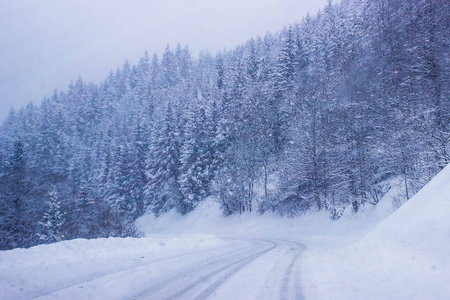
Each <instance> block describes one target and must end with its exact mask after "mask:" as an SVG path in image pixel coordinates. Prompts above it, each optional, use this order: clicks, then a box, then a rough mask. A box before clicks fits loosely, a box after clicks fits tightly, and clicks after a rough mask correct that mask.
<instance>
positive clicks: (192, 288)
mask: <svg viewBox="0 0 450 300" xmlns="http://www.w3.org/2000/svg"><path fill="white" fill-rule="evenodd" d="M242 241H249V242H252V243H253V245H252V247H251V248H250V249H249V250H245V249H244V251H241V252H242V253H238V252H235V253H231V254H229V255H226V257H223V256H222V257H216V258H214V259H213V260H210V261H204V264H203V265H201V266H200V267H199V268H198V267H197V268H196V269H194V270H192V269H191V270H189V271H184V272H180V273H178V274H177V275H175V276H173V277H171V278H170V279H168V280H164V281H162V282H160V283H158V284H157V285H154V286H152V287H151V288H149V289H147V290H146V291H144V292H143V293H140V294H139V295H137V296H135V297H133V298H132V299H141V298H142V299H205V298H206V297H208V296H209V295H211V294H212V293H213V292H214V291H215V290H216V289H217V288H218V287H220V286H221V285H222V284H223V283H224V282H225V281H227V280H228V279H229V278H230V277H231V276H232V275H233V274H235V273H237V272H238V271H239V270H241V269H242V268H244V267H245V266H246V265H248V264H249V263H250V262H252V261H254V260H255V259H257V258H258V257H260V256H262V255H264V254H266V253H267V252H269V251H271V250H273V249H274V248H275V247H276V246H277V243H274V242H271V241H262V240H242ZM268 245H270V246H268ZM261 247H263V250H261ZM255 251H256V252H255ZM174 291H175V292H174Z"/></svg>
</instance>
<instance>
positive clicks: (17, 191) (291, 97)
mask: <svg viewBox="0 0 450 300" xmlns="http://www.w3.org/2000/svg"><path fill="white" fill-rule="evenodd" d="M449 45H450V3H449V2H448V1H446V0H413V1H411V0H363V1H352V0H341V1H340V3H339V4H333V3H332V2H331V1H330V2H329V4H328V5H327V6H326V7H324V8H323V10H322V11H321V12H319V13H318V14H317V15H316V16H314V17H311V16H308V17H306V18H304V19H303V20H302V21H301V22H299V23H298V24H294V25H290V26H288V27H286V28H285V29H283V30H282V31H281V32H279V33H276V34H271V33H268V34H266V35H265V36H264V37H258V38H252V39H250V40H248V41H247V43H245V44H244V45H240V46H237V47H236V48H234V49H231V50H226V51H225V50H224V51H221V52H219V53H217V54H216V55H211V54H209V53H206V52H204V53H201V54H200V55H199V57H198V59H195V58H193V57H192V55H191V53H190V51H189V49H188V47H182V46H180V45H178V46H177V47H175V48H170V47H169V46H167V48H166V49H165V51H164V54H163V55H162V57H157V56H156V55H153V56H152V57H151V56H149V55H148V54H147V53H145V54H144V56H143V57H142V58H141V59H140V61H139V62H138V63H137V64H136V65H133V66H131V65H130V64H129V63H127V62H126V63H124V65H123V66H122V67H121V68H119V69H118V70H117V71H115V72H111V73H110V75H109V76H108V78H106V79H105V81H104V82H103V83H101V84H99V85H95V84H91V83H86V82H84V81H83V80H82V79H78V80H76V81H75V82H73V83H72V84H70V86H69V87H68V89H67V91H64V92H57V91H55V93H54V95H53V96H52V97H50V98H48V99H44V100H43V102H42V104H41V105H40V106H35V105H33V104H31V103H30V104H29V105H27V106H26V107H24V108H22V109H21V110H20V111H18V112H13V111H11V113H10V115H9V116H8V117H7V119H6V120H5V122H4V123H3V125H2V126H1V127H0V183H1V184H0V248H2V249H10V248H15V247H26V246H32V245H36V244H38V243H42V242H51V241H58V240H61V239H70V238H76V237H81V238H96V237H107V236H129V235H135V234H137V233H136V230H135V228H134V225H133V223H134V221H135V220H136V219H137V218H138V217H139V216H141V215H143V214H144V213H146V212H148V213H154V214H155V215H157V216H159V215H161V214H163V213H165V212H168V211H169V210H172V209H175V210H177V211H178V212H179V213H181V214H187V213H189V212H191V211H192V210H194V209H195V208H196V206H197V205H198V203H199V202H201V201H203V200H204V199H205V198H207V197H210V196H212V197H214V198H215V199H217V201H219V202H220V204H221V208H222V210H223V213H224V214H225V215H232V214H239V213H243V212H246V211H258V212H259V213H264V212H268V211H270V212H274V213H277V214H280V215H283V216H289V217H294V216H297V215H299V214H301V213H303V212H305V211H308V210H329V211H330V216H331V217H333V218H338V217H339V213H340V211H341V210H342V208H344V207H347V206H351V207H352V208H353V210H354V211H355V212H356V211H358V210H359V208H360V207H361V206H362V205H365V204H373V205H376V204H377V202H378V201H379V200H380V198H381V197H382V196H383V194H384V193H385V192H386V191H387V190H388V189H389V182H390V179H393V178H397V179H401V181H402V185H403V189H404V193H405V196H406V197H407V198H409V197H411V196H412V195H413V194H414V193H415V192H416V191H417V190H418V189H419V188H420V187H422V186H423V185H424V184H425V183H426V182H427V181H428V180H429V179H431V178H432V177H433V176H434V175H435V174H436V173H437V172H438V171H439V170H440V169H442V168H443V167H444V166H445V165H446V164H448V162H449V161H450V95H449V94H450V89H449V83H450V72H449V70H450V48H449Z"/></svg>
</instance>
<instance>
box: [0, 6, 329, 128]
mask: <svg viewBox="0 0 450 300" xmlns="http://www.w3.org/2000/svg"><path fill="white" fill-rule="evenodd" d="M326 2H327V0H221V1H216V0H147V1H146V0H128V1H127V0H76V1H72V0H39V1H36V0H13V1H9V0H0V121H2V120H3V119H4V117H5V116H6V115H7V113H8V111H9V109H10V107H11V106H14V107H15V109H16V110H18V109H19V108H20V107H22V106H24V105H25V104H26V103H28V102H30V101H33V102H34V103H35V104H38V103H39V102H40V101H41V100H42V98H43V97H44V96H47V97H49V96H51V95H52V93H53V91H54V90H55V89H58V90H63V91H64V90H66V88H67V86H68V84H69V83H70V81H71V80H76V79H77V78H78V76H81V77H82V78H83V79H84V80H85V81H89V82H91V81H92V82H95V83H99V82H101V81H102V80H104V79H105V78H106V76H107V75H108V73H109V72H110V71H111V70H115V69H117V67H119V66H121V65H122V64H123V63H124V62H125V60H128V61H129V62H130V64H135V63H136V62H137V61H138V59H139V58H140V57H141V56H142V55H143V53H144V51H145V50H148V52H149V55H152V54H153V53H155V52H156V53H157V54H162V52H163V50H164V48H165V47H166V45H167V44H169V45H171V48H172V49H173V48H175V46H176V44H177V43H178V42H180V43H181V44H182V45H188V46H189V48H190V50H191V51H192V54H193V55H194V57H196V56H197V55H198V53H199V52H200V51H201V50H207V51H209V52H211V53H213V54H214V53H215V52H216V51H217V50H220V49H223V48H232V47H234V46H237V45H238V44H240V43H243V42H245V41H246V40H247V39H249V38H251V37H256V36H258V35H264V34H265V33H266V32H267V31H272V32H275V31H278V30H280V29H282V28H283V26H285V25H289V24H290V23H294V22H298V21H300V20H301V19H302V17H303V16H305V15H306V14H307V13H310V14H311V15H314V14H315V13H316V12H317V11H318V10H319V9H320V8H322V7H323V6H324V5H325V3H326Z"/></svg>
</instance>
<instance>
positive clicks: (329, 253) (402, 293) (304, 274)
mask: <svg viewBox="0 0 450 300" xmlns="http://www.w3.org/2000/svg"><path fill="white" fill-rule="evenodd" d="M395 193H397V191H396V190H395V189H392V190H391V191H390V192H389V193H388V194H387V195H386V196H385V197H384V198H383V199H382V200H381V202H380V203H379V204H378V205H377V206H365V207H364V208H363V210H362V211H361V212H359V213H358V214H356V215H355V214H353V213H351V212H350V211H346V213H345V214H344V215H343V217H342V218H341V219H339V220H337V221H332V220H331V219H330V218H329V216H328V214H327V213H325V212H321V213H315V214H308V215H304V216H302V217H299V218H292V219H290V218H280V217H278V216H274V215H270V214H266V215H263V216H259V215H257V214H255V213H248V214H244V215H241V216H232V217H223V216H222V215H221V213H220V210H219V207H218V204H217V203H215V202H214V201H213V200H211V199H210V200H208V201H205V202H204V203H202V204H201V205H200V206H199V208H198V209H197V210H196V211H194V212H193V213H191V214H189V215H188V216H184V217H183V216H180V215H178V214H176V213H168V214H166V215H163V216H161V217H159V218H154V217H153V216H145V217H143V218H141V219H140V220H139V221H138V226H139V228H140V229H141V230H142V231H144V232H145V233H146V237H145V238H140V239H137V238H125V239H121V238H109V239H97V240H81V239H80V240H72V241H65V242H60V243H56V244H51V245H41V246H37V247H33V248H30V249H15V250H10V251H1V252H0V296H1V297H0V298H2V299H30V298H40V299H166V298H171V299H204V298H212V299H303V298H304V299H448V295H450V285H449V284H448V282H450V218H449V217H448V216H449V213H450V167H447V168H445V169H444V170H443V171H442V172H441V173H440V174H438V175H437V176H436V177H435V178H434V179H433V180H432V181H431V182H430V183H429V184H427V185H426V186H425V187H424V188H423V189H422V190H421V191H420V192H419V193H418V194H416V195H415V196H414V197H413V198H412V199H410V200H409V201H408V202H406V203H405V204H404V205H403V206H402V207H400V208H399V209H398V210H397V211H395V212H393V207H392V204H391V202H392V201H391V198H392V197H395V196H396V195H394V194H395ZM392 212H393V213H392ZM219 237H220V238H219Z"/></svg>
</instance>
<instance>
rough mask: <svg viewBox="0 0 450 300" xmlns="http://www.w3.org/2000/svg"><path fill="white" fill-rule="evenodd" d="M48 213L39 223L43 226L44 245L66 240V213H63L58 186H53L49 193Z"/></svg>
mask: <svg viewBox="0 0 450 300" xmlns="http://www.w3.org/2000/svg"><path fill="white" fill-rule="evenodd" d="M47 206H48V207H47V211H46V212H45V213H44V215H43V217H42V221H41V222H40V223H39V224H40V225H41V226H42V233H41V234H40V239H41V240H42V241H43V242H44V243H53V242H59V241H61V240H63V239H64V238H65V233H64V224H65V221H66V220H65V213H64V212H62V211H61V201H60V200H59V199H58V193H57V191H56V186H52V188H51V190H50V192H49V193H48V200H47Z"/></svg>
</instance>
